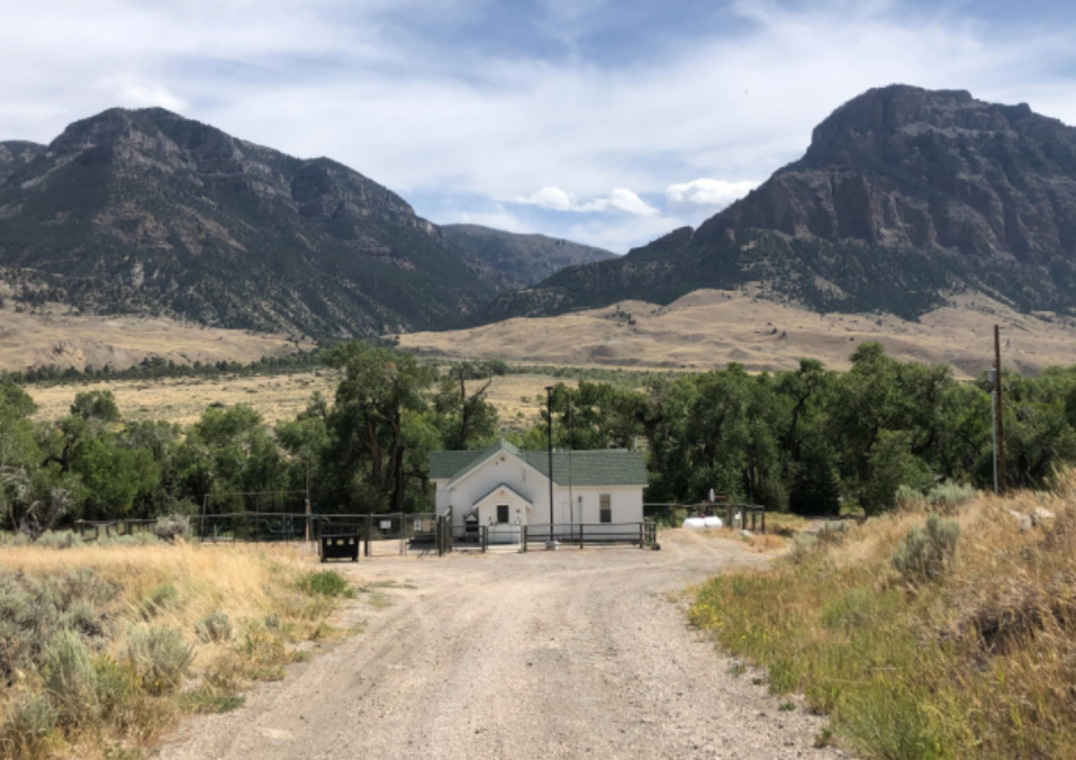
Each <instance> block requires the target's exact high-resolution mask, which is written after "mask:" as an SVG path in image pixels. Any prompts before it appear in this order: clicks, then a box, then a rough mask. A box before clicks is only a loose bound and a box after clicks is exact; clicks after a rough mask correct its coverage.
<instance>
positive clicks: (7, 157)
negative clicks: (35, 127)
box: [0, 140, 48, 184]
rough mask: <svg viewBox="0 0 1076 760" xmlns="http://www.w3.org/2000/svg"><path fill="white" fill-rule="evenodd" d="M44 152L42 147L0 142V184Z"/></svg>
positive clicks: (35, 144)
mask: <svg viewBox="0 0 1076 760" xmlns="http://www.w3.org/2000/svg"><path fill="white" fill-rule="evenodd" d="M46 150H48V149H47V148H46V147H45V146H44V145H38V144H37V143H32V142H25V141H22V140H9V141H8V142H0V184H3V182H4V180H6V179H7V178H8V177H10V176H11V175H12V174H13V173H15V172H16V171H18V170H19V169H21V168H22V167H24V166H26V164H28V163H30V162H31V161H33V160H34V159H35V158H37V157H38V156H40V155H41V154H42V153H44V152H45V151H46Z"/></svg>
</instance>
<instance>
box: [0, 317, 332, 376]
mask: <svg viewBox="0 0 1076 760" xmlns="http://www.w3.org/2000/svg"><path fill="white" fill-rule="evenodd" d="M298 345H299V346H300V347H301V348H304V349H309V348H312V347H313V343H311V342H310V341H300V343H299V344H298ZM295 348H296V344H295V343H292V342H290V341H289V339H288V337H287V336H284V335H273V334H260V333H250V332H246V331H244V330H222V329H217V328H211V327H200V326H199V325H196V324H192V323H189V322H180V321H178V320H175V319H168V318H166V317H136V316H109V317H96V316H82V315H78V314H73V313H70V311H69V309H68V308H67V307H66V306H64V305H62V304H46V305H45V306H43V307H42V308H40V309H37V310H35V311H34V313H30V312H22V313H17V312H16V311H15V309H14V305H13V304H10V303H9V304H8V305H7V306H6V307H0V372H3V371H9V372H14V371H23V370H27V369H31V368H34V367H44V366H49V365H52V366H56V367H61V368H67V367H75V368H76V369H80V370H81V369H84V368H85V367H86V365H87V364H91V365H93V366H95V367H103V366H105V365H106V364H109V365H111V366H112V368H113V369H126V368H127V367H130V366H133V365H135V364H138V363H139V362H141V361H142V360H143V359H145V358H146V357H154V356H158V357H161V358H162V359H164V360H166V361H167V360H172V361H174V362H175V363H176V364H193V363H194V362H196V361H200V362H202V363H203V364H205V363H207V362H211V363H216V362H219V361H237V362H241V363H244V364H246V363H249V362H252V361H256V360H258V359H261V358H262V357H263V356H283V355H285V354H289V353H292V352H294V351H295Z"/></svg>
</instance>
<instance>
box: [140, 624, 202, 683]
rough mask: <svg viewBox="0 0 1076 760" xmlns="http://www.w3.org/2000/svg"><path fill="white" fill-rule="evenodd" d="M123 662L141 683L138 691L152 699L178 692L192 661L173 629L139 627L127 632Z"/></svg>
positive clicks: (184, 645)
mask: <svg viewBox="0 0 1076 760" xmlns="http://www.w3.org/2000/svg"><path fill="white" fill-rule="evenodd" d="M123 659H124V660H125V661H126V662H128V663H130V664H131V666H132V667H133V668H134V669H135V672H137V673H138V676H139V678H141V679H142V688H144V689H145V690H146V691H148V692H150V693H151V694H154V695H160V694H166V693H168V692H170V691H174V690H175V689H177V688H179V686H180V684H182V683H183V676H184V675H186V673H187V669H188V668H189V667H190V664H191V660H193V659H194V650H193V649H192V648H191V647H188V646H187V645H186V644H185V643H184V642H183V636H182V635H181V634H180V632H179V631H177V630H176V629H175V628H167V627H165V626H158V625H147V624H144V623H143V624H139V625H135V626H132V627H131V628H130V630H129V631H128V632H127V641H126V642H125V645H124V648H123Z"/></svg>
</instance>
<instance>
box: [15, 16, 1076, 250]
mask: <svg viewBox="0 0 1076 760" xmlns="http://www.w3.org/2000/svg"><path fill="white" fill-rule="evenodd" d="M0 18H2V19H3V23H2V24H0V139H19V138H21V139H31V140H36V141H39V142H48V141H50V140H51V139H53V138H54V137H56V136H57V135H58V134H59V133H60V131H61V130H62V129H63V127H64V126H65V125H66V124H67V123H69V122H71V121H74V120H76V119H79V118H84V117H86V116H88V115H91V114H93V113H96V112H98V111H101V110H104V109H105V108H108V107H111V106H115V105H123V106H129V107H140V106H149V105H160V106H164V107H167V108H171V109H173V110H175V111H178V112H180V113H182V114H184V115H186V116H189V117H191V118H195V119H199V120H201V121H205V122H208V123H211V124H214V125H216V126H218V127H220V128H222V129H224V130H225V131H227V132H229V133H231V134H233V135H236V136H238V137H243V138H245V139H248V140H252V141H255V142H258V143H262V144H264V145H268V146H271V147H274V148H277V149H280V150H284V151H286V152H288V153H292V154H294V155H299V156H307V157H312V156H321V155H325V156H330V157H332V158H335V159H337V160H339V161H342V162H343V163H346V164H348V165H349V166H351V167H353V168H354V169H357V170H358V171H360V172H362V173H363V174H365V175H367V176H369V177H371V178H373V179H375V180H377V181H378V182H381V183H382V184H384V185H387V186H388V187H390V188H392V189H393V190H396V191H397V192H399V193H400V194H401V195H403V196H404V197H405V198H406V199H407V200H408V201H410V202H411V203H412V205H414V206H415V208H416V210H417V211H418V212H419V213H420V214H422V215H423V216H425V217H427V218H429V219H431V220H433V221H435V222H438V223H450V222H461V221H470V222H475V223H480V224H488V225H491V226H496V227H501V228H505V229H511V230H514V231H519V232H543V233H546V234H550V235H554V236H558V237H566V238H569V239H574V240H579V241H582V242H586V243H590V244H593V245H599V246H603V247H606V248H609V249H611V250H614V251H617V252H625V251H627V250H628V249H629V248H630V247H632V246H636V245H641V244H644V243H646V242H647V241H649V240H651V239H653V238H655V237H657V236H659V235H661V234H664V233H665V232H668V231H669V230H672V229H675V228H676V227H680V226H683V225H685V224H691V225H697V224H698V223H700V222H701V221H703V220H704V219H706V218H708V217H709V216H711V215H713V214H714V213H716V212H717V211H719V210H721V208H723V207H724V206H726V205H727V204H728V203H730V202H732V201H733V200H735V199H736V198H737V197H740V196H742V195H744V194H745V193H747V192H748V191H749V190H750V189H751V188H752V187H754V186H755V185H757V184H758V183H759V182H761V181H763V180H765V179H766V177H768V176H769V175H770V174H771V173H772V172H773V171H774V170H775V169H777V168H779V167H780V166H782V165H784V164H786V163H788V162H789V161H793V160H795V159H796V158H798V157H799V156H800V155H801V154H802V152H803V150H804V149H805V148H806V146H807V144H808V142H809V140H810V133H811V128H812V127H813V126H814V125H815V124H817V123H818V122H819V121H821V120H822V119H824V118H825V117H826V116H827V115H828V114H829V113H831V112H832V111H833V110H834V109H835V108H836V107H837V106H839V105H840V104H841V103H843V102H845V101H846V100H848V99H849V98H852V97H854V96H855V95H857V94H859V93H861V92H863V91H865V90H867V89H869V88H870V87H875V86H882V85H886V84H890V83H893V82H903V83H907V84H915V85H920V86H923V87H931V88H942V87H944V88H958V89H967V90H970V91H971V92H972V93H973V94H974V95H976V96H977V97H979V98H982V99H986V100H992V101H997V102H1006V103H1017V102H1027V103H1030V105H1031V106H1032V108H1034V109H1035V110H1036V111H1039V112H1040V113H1044V114H1047V115H1050V116H1055V117H1057V118H1060V119H1062V120H1064V121H1065V122H1067V123H1070V124H1076V45H1072V43H1071V40H1072V39H1076V10H1074V9H1073V7H1072V6H1071V5H1070V4H1068V3H1064V2H1058V1H1049V2H1048V1H1046V0H1023V1H1022V2H1019V3H1017V2H999V1H998V0H981V1H980V2H974V3H972V2H948V3H940V4H939V3H929V2H884V1H879V2H874V1H872V0H866V1H865V2H849V1H848V0H823V1H821V2H805V1H799V2H765V1H763V2H720V1H711V2H700V1H698V0H682V1H681V2H668V1H666V2H652V1H650V0H617V2H612V1H611V0H523V1H520V2H499V1H497V0H425V1H419V0H358V1H351V2H344V1H343V0H303V1H302V2H296V1H295V0H262V1H260V2H253V1H251V0H213V1H212V2H210V1H209V0H95V2H93V3H85V2H71V1H69V0H62V1H61V0H37V1H36V2H33V3H31V2H25V1H23V0H19V1H16V0H7V2H5V3H4V8H3V9H2V11H0Z"/></svg>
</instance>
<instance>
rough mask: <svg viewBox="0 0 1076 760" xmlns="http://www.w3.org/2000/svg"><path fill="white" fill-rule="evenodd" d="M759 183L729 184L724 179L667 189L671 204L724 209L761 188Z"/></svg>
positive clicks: (674, 186)
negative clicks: (688, 204)
mask: <svg viewBox="0 0 1076 760" xmlns="http://www.w3.org/2000/svg"><path fill="white" fill-rule="evenodd" d="M759 184H760V183H758V182H727V181H725V180H723V179H706V178H703V179H696V180H692V181H691V182H685V183H683V184H679V185H669V186H668V187H667V188H665V197H666V198H668V199H669V202H671V203H690V204H693V205H696V206H716V207H718V208H724V207H726V206H728V205H730V204H731V203H733V202H734V201H738V200H739V199H740V198H743V197H744V196H745V195H747V194H748V193H749V192H751V191H752V190H754V189H755V188H756V187H758V186H759Z"/></svg>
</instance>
